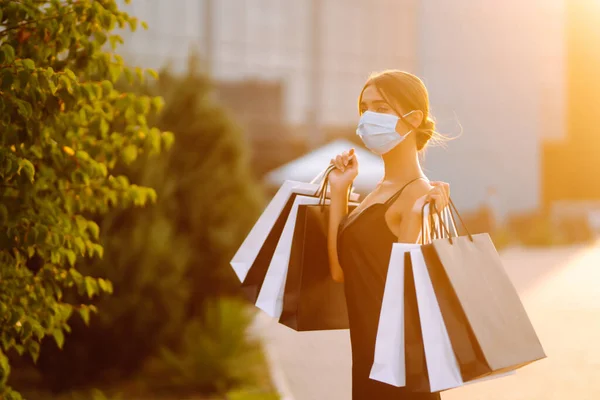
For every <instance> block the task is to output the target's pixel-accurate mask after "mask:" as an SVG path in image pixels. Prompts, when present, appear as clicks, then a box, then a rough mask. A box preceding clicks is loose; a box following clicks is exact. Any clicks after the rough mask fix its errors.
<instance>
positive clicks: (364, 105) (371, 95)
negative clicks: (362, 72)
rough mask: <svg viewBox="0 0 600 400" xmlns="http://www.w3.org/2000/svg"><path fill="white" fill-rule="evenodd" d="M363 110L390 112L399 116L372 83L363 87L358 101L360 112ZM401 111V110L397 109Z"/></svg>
mask: <svg viewBox="0 0 600 400" xmlns="http://www.w3.org/2000/svg"><path fill="white" fill-rule="evenodd" d="M365 111H372V112H377V113H381V114H392V115H395V116H397V117H398V116H399V115H398V114H397V113H396V112H395V111H394V110H393V109H392V107H391V106H390V105H389V104H388V103H387V102H386V101H385V100H384V99H383V97H381V95H380V94H379V90H377V88H376V87H375V86H374V85H369V86H367V87H366V88H365V90H364V91H363V94H362V99H361V102H360V114H361V115H362V114H363V113H364V112H365ZM399 111H402V110H399Z"/></svg>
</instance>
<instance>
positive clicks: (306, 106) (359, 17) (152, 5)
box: [121, 0, 417, 125]
mask: <svg viewBox="0 0 600 400" xmlns="http://www.w3.org/2000/svg"><path fill="white" fill-rule="evenodd" d="M311 2H312V0H297V1H289V0H213V5H212V7H213V10H212V11H213V16H212V24H213V27H214V29H213V31H212V49H213V53H212V54H213V57H212V63H211V64H212V71H213V75H214V77H215V78H216V79H217V80H242V79H263V80H280V81H283V83H284V85H285V88H286V90H285V97H284V102H285V103H284V106H285V117H286V121H287V122H288V123H291V124H304V123H305V122H306V120H307V116H308V113H309V111H310V109H311V107H312V106H313V105H314V104H315V103H316V104H317V105H318V112H319V120H320V121H321V122H322V124H324V125H348V124H354V123H355V122H356V121H357V119H358V118H357V108H356V99H357V97H358V93H359V91H360V89H361V88H362V85H363V83H364V81H365V80H366V78H367V77H368V75H369V73H371V72H373V71H378V70H381V69H385V68H400V69H414V66H415V63H416V58H415V56H416V54H415V45H416V40H415V36H416V23H417V21H416V4H417V1H416V0H370V1H369V2H364V1H358V0H320V1H318V2H317V4H318V5H319V7H320V12H319V13H318V14H319V16H320V18H321V21H323V22H322V27H321V30H320V33H321V39H320V47H321V50H320V53H319V54H320V57H321V62H320V68H319V70H320V73H319V77H318V81H319V84H318V88H319V91H320V95H319V96H318V97H319V98H317V99H314V98H313V97H314V96H313V95H312V94H311V92H310V79H311V68H312V67H311V47H310V45H311V30H312V29H313V25H312V24H313V21H314V18H313V15H314V14H313V12H312V9H311ZM205 6H206V0H133V1H132V2H131V4H130V5H124V6H123V8H124V9H125V10H129V11H130V13H131V14H133V15H135V16H138V17H139V18H140V19H142V20H145V21H147V22H148V24H149V25H150V29H149V30H148V31H138V32H136V33H135V34H127V40H126V45H125V46H124V47H123V48H122V50H121V53H123V54H124V55H125V56H126V57H127V59H128V60H129V61H131V62H132V63H136V64H141V65H142V66H146V67H151V68H160V67H161V66H163V65H164V64H165V63H166V61H167V60H172V66H173V68H174V69H175V70H183V69H184V68H185V65H186V57H187V53H188V51H189V49H190V48H191V47H195V48H197V49H199V50H200V51H201V52H202V51H204V50H205V49H206V46H205V44H206V32H205V28H204V27H205V17H206V14H205V11H206V8H205Z"/></svg>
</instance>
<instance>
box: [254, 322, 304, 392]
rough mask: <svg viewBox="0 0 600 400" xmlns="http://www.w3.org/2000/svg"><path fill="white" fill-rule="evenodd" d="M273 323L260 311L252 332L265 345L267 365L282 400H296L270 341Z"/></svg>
mask: <svg viewBox="0 0 600 400" xmlns="http://www.w3.org/2000/svg"><path fill="white" fill-rule="evenodd" d="M271 323H272V321H271V317H269V316H268V315H266V314H265V313H263V312H261V311H258V312H257V313H256V317H255V319H254V322H253V324H252V328H251V330H252V332H253V334H255V335H256V336H257V337H259V338H260V340H261V342H262V344H263V349H264V352H265V358H266V359H267V364H268V365H269V375H270V377H271V382H272V383H273V385H274V386H275V389H277V392H278V394H279V396H280V400H295V398H294V395H293V394H292V391H291V389H290V386H289V384H288V381H287V377H286V376H285V373H284V372H283V367H282V366H281V361H280V360H279V357H278V356H277V351H276V350H275V348H274V346H273V345H272V344H271V343H270V341H269V337H268V328H269V325H270V324H271Z"/></svg>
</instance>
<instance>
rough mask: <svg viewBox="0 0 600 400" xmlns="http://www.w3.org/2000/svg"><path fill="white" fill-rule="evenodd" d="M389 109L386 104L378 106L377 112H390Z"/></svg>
mask: <svg viewBox="0 0 600 400" xmlns="http://www.w3.org/2000/svg"><path fill="white" fill-rule="evenodd" d="M388 111H389V109H388V108H387V107H385V106H381V107H377V112H388Z"/></svg>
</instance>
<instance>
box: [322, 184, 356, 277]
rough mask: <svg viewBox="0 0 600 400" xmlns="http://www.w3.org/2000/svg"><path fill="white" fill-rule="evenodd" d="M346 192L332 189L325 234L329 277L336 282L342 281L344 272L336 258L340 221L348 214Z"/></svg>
mask: <svg viewBox="0 0 600 400" xmlns="http://www.w3.org/2000/svg"><path fill="white" fill-rule="evenodd" d="M348 190H350V188H349V187H348V188H346V189H345V190H341V189H337V190H334V189H332V192H331V204H330V206H329V228H328V233H327V251H328V254H329V270H330V272H331V277H332V278H333V280H334V281H336V282H343V281H344V272H343V271H342V267H341V265H340V261H339V258H338V249H337V246H338V243H337V236H338V228H339V226H340V223H341V222H342V219H343V218H344V216H346V214H348Z"/></svg>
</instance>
